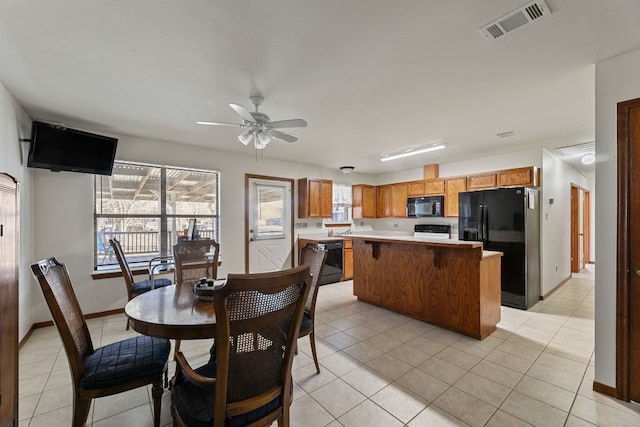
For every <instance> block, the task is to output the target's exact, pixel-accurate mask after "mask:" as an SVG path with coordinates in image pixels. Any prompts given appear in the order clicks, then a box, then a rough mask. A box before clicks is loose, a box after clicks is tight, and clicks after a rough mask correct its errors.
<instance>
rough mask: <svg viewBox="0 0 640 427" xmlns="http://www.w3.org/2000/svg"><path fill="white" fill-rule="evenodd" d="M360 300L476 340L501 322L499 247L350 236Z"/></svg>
mask: <svg viewBox="0 0 640 427" xmlns="http://www.w3.org/2000/svg"><path fill="white" fill-rule="evenodd" d="M351 239H352V241H353V251H354V252H353V258H354V272H353V292H354V295H356V296H357V297H358V299H360V300H363V301H367V302H370V303H373V304H376V305H379V306H382V307H386V308H389V309H391V310H394V311H397V312H399V313H402V314H406V315H408V316H411V317H414V318H416V319H420V320H424V321H426V322H429V323H433V324H435V325H439V326H442V327H445V328H448V329H452V330H455V331H458V332H461V333H463V334H466V335H469V336H472V337H474V338H478V339H484V338H485V337H487V336H488V335H490V334H491V333H492V332H493V331H495V330H496V325H497V324H498V322H499V321H500V299H501V288H500V262H501V256H502V253H501V252H493V251H484V250H483V249H482V243H481V242H466V241H458V240H425V239H416V238H414V237H409V236H406V237H405V236H375V235H364V234H353V235H351Z"/></svg>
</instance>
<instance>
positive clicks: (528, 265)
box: [458, 187, 540, 310]
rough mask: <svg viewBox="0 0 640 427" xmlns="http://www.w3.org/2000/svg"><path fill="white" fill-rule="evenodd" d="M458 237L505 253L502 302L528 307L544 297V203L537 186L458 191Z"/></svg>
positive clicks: (508, 304)
mask: <svg viewBox="0 0 640 427" xmlns="http://www.w3.org/2000/svg"><path fill="white" fill-rule="evenodd" d="M458 238H459V239H460V240H475V241H481V242H482V243H483V247H484V249H485V250H489V251H500V252H502V253H503V254H504V255H503V256H502V263H501V264H502V278H501V280H502V305H505V306H509V307H515V308H520V309H524V310H526V309H527V308H529V307H532V306H533V305H534V304H535V303H536V302H538V301H539V300H540V206H539V194H538V190H537V189H535V188H528V187H512V188H495V189H491V190H483V191H467V192H464V193H460V194H459V195H458Z"/></svg>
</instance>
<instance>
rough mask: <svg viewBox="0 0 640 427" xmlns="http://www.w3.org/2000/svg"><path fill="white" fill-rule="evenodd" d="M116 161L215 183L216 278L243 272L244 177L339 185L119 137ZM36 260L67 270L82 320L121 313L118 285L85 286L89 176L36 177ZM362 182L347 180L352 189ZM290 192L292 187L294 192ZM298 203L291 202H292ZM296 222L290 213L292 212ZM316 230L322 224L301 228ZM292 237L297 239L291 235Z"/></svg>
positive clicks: (277, 166)
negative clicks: (212, 177)
mask: <svg viewBox="0 0 640 427" xmlns="http://www.w3.org/2000/svg"><path fill="white" fill-rule="evenodd" d="M116 158H117V159H118V160H127V161H137V162H143V163H152V164H165V165H171V166H184V167H193V168H201V169H212V170H218V171H220V172H221V178H220V245H221V247H222V254H223V260H222V266H221V267H220V269H219V274H220V275H221V276H224V275H226V274H228V273H240V272H244V248H245V246H244V241H243V236H244V197H245V194H244V185H245V181H244V179H245V178H244V176H245V173H250V174H257V175H266V176H276V177H284V178H292V179H298V178H303V177H311V178H328V179H332V180H336V181H345V179H346V178H345V175H344V174H342V173H341V172H340V171H339V170H330V169H325V168H320V167H314V166H310V165H303V164H297V163H289V162H281V161H274V160H268V159H261V160H257V161H256V159H255V153H254V151H253V150H251V149H248V151H247V154H246V155H240V154H235V153H229V152H224V151H216V150H211V149H206V148H199V147H193V146H187V145H181V144H174V143H169V142H163V141H152V140H145V139H139V138H131V137H123V136H119V142H118V151H117V153H116ZM34 176H35V188H36V200H37V205H36V208H37V209H36V213H35V224H36V230H35V231H36V235H37V239H36V242H35V249H34V250H35V257H36V258H37V259H40V258H45V257H49V256H56V257H57V258H59V260H60V261H61V262H64V263H65V264H66V265H67V267H68V268H69V272H70V274H71V279H72V281H73V284H74V289H75V291H76V295H77V297H78V300H79V301H80V305H81V307H82V310H83V311H84V313H85V314H86V313H95V312H102V311H106V310H112V309H117V308H122V307H123V306H124V305H125V304H126V293H125V287H124V282H123V280H122V279H121V278H114V279H103V280H92V278H91V272H92V265H93V264H92V251H91V248H92V247H93V242H92V235H93V234H92V233H93V229H92V227H93V208H92V200H93V190H92V183H93V175H88V174H79V173H71V172H58V173H55V172H50V171H47V170H36V172H35V174H34ZM363 178H367V177H366V176H365V177H360V176H358V174H351V175H349V178H348V179H351V180H353V181H352V182H354V183H355V182H356V181H360V180H361V179H363ZM296 191H297V187H296ZM295 200H297V197H296V198H295ZM295 215H297V209H295ZM295 221H296V223H306V224H308V227H309V228H307V229H306V230H305V231H308V230H310V229H311V228H315V226H316V223H318V224H321V221H301V220H297V219H296V220H295ZM296 233H297V231H296ZM34 305H35V306H36V312H37V313H38V314H37V315H36V319H35V321H36V322H37V321H44V320H48V319H50V315H49V312H48V310H47V309H46V306H45V303H44V300H43V299H42V297H39V298H36V299H35V301H34Z"/></svg>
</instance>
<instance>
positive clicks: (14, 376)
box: [0, 174, 20, 427]
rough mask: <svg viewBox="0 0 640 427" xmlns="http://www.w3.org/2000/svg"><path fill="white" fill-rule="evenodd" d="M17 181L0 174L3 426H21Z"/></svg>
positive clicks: (0, 396)
mask: <svg viewBox="0 0 640 427" xmlns="http://www.w3.org/2000/svg"><path fill="white" fill-rule="evenodd" d="M18 200H19V199H18V184H17V182H16V181H15V180H14V179H13V178H12V177H10V176H9V175H6V174H0V348H1V349H2V351H0V426H3V427H4V426H17V425H18V224H19V219H18V218H19V217H20V216H19V209H18Z"/></svg>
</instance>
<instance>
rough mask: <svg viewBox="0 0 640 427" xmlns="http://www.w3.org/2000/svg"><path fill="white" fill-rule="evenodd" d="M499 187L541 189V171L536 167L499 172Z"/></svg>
mask: <svg viewBox="0 0 640 427" xmlns="http://www.w3.org/2000/svg"><path fill="white" fill-rule="evenodd" d="M497 173H498V186H499V187H512V186H523V187H539V186H540V169H539V168H538V167H536V166H528V167H526V168H514V169H505V170H501V171H498V172H497Z"/></svg>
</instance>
